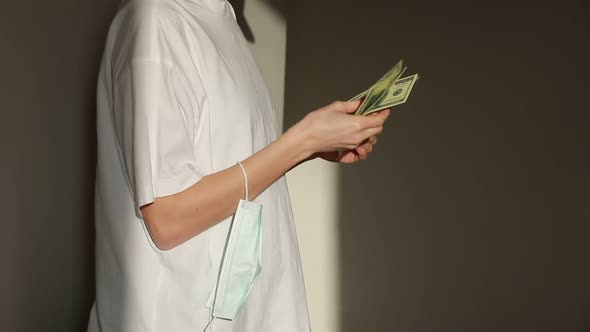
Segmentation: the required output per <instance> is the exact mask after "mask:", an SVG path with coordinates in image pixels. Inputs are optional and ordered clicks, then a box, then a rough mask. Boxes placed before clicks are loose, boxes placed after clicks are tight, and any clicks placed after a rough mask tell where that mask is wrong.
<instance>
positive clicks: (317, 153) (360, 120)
mask: <svg viewBox="0 0 590 332" xmlns="http://www.w3.org/2000/svg"><path fill="white" fill-rule="evenodd" d="M359 105H360V102H359V101H352V102H334V103H332V104H330V105H328V106H325V107H323V108H320V109H318V110H316V111H314V112H311V113H309V114H308V115H307V116H306V117H305V118H304V119H303V120H301V122H299V123H298V124H297V125H295V126H294V127H293V128H291V129H290V130H293V131H298V132H299V134H301V135H304V136H305V137H306V138H305V140H304V141H303V142H304V144H306V145H307V149H306V150H307V151H308V157H307V158H306V159H307V160H309V159H313V158H316V157H319V158H322V159H324V160H328V161H332V162H340V163H346V164H349V163H354V162H357V161H359V160H364V159H366V158H367V155H368V154H369V153H370V152H371V151H372V150H373V146H374V145H375V144H376V143H377V137H376V136H377V135H378V134H380V133H381V131H382V130H383V123H384V122H385V120H386V119H387V118H388V117H389V112H390V110H389V109H386V110H383V111H380V112H375V113H372V114H371V115H369V116H355V115H352V114H350V113H354V112H355V111H356V110H357V108H358V107H359Z"/></svg>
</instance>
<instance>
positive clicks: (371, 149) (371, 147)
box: [357, 143, 373, 153]
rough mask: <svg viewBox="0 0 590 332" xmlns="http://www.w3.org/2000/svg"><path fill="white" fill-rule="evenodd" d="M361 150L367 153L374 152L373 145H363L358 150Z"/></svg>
mask: <svg viewBox="0 0 590 332" xmlns="http://www.w3.org/2000/svg"><path fill="white" fill-rule="evenodd" d="M359 148H362V149H364V150H365V151H366V152H367V153H370V152H371V151H373V145H372V144H371V143H363V144H361V145H360V146H359V147H357V149H359Z"/></svg>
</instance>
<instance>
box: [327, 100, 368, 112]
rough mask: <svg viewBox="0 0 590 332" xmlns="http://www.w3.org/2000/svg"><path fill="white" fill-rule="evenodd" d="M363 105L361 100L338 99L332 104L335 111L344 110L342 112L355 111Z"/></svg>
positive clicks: (331, 106)
mask: <svg viewBox="0 0 590 332" xmlns="http://www.w3.org/2000/svg"><path fill="white" fill-rule="evenodd" d="M360 105H361V101H360V100H354V101H336V102H333V103H332V104H331V105H330V108H332V109H333V110H335V111H338V112H342V113H354V112H356V110H357V109H358V108H359V106H360Z"/></svg>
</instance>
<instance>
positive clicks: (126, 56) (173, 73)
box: [88, 0, 310, 332]
mask: <svg viewBox="0 0 590 332" xmlns="http://www.w3.org/2000/svg"><path fill="white" fill-rule="evenodd" d="M97 99H98V100H97V103H98V110H97V132H98V165H97V178H96V201H95V214H96V301H95V303H94V306H93V307H92V311H91V313H90V321H89V327H88V331H89V332H97V331H102V332H121V331H124V332H168V331H169V332H200V331H202V330H203V328H204V327H205V325H206V324H207V322H208V321H209V309H208V308H206V307H205V304H206V302H207V298H208V296H209V293H210V291H211V289H212V288H213V287H214V285H215V282H216V279H217V273H218V271H219V266H220V262H221V256H222V251H223V247H224V244H225V241H226V238H227V234H228V228H229V227H228V226H229V224H230V218H228V219H227V220H224V221H223V222H221V223H219V224H217V225H216V226H214V227H213V228H210V229H209V230H207V231H205V232H203V233H201V234H199V235H197V236H195V237H194V238H192V239H191V240H189V241H187V242H185V243H183V244H182V245H180V246H178V247H176V248H174V249H172V250H169V251H160V250H159V249H158V248H157V247H156V246H155V245H154V243H153V242H152V240H151V238H150V237H149V234H148V233H147V231H146V228H145V224H144V223H143V220H142V219H141V213H140V210H139V207H140V206H142V205H145V204H148V203H150V202H153V201H154V199H155V198H156V197H161V196H166V195H171V194H174V193H177V192H180V191H182V190H184V189H186V188H188V187H190V186H191V185H193V184H195V183H196V182H198V181H199V180H200V179H201V178H202V177H203V176H205V175H207V174H211V173H214V172H218V171H221V170H223V169H225V168H228V167H231V166H234V165H235V163H236V162H237V161H239V160H243V159H245V158H247V157H249V156H250V155H252V154H254V153H255V152H257V151H258V150H260V149H262V148H263V147H265V146H266V145H268V144H269V143H271V142H272V141H273V140H275V139H276V138H277V135H278V131H277V126H276V119H275V115H274V112H273V107H272V103H271V100H270V96H269V93H268V90H267V88H266V86H265V83H264V81H263V78H262V76H261V74H260V71H259V70H258V67H257V66H256V64H255V61H254V59H253V57H252V55H251V53H250V51H249V48H248V45H247V42H246V41H245V40H244V37H243V35H242V33H241V31H240V29H239V27H238V25H237V24H236V21H235V13H234V12H233V9H232V8H231V6H230V5H229V3H227V2H226V1H223V0H138V1H133V2H131V3H127V4H126V5H125V6H124V7H122V9H121V10H120V11H119V13H118V14H117V16H116V17H115V19H114V21H113V23H112V25H111V27H110V30H109V34H108V38H107V42H106V47H105V50H104V55H103V59H102V64H101V69H100V74H99V80H98V96H97ZM254 201H255V202H257V203H260V204H262V205H263V209H262V211H263V219H262V223H263V226H262V233H263V236H262V237H263V244H262V248H263V254H262V256H263V257H262V259H263V262H262V266H263V267H262V271H261V273H260V275H259V276H258V278H257V279H256V280H255V282H254V285H253V288H252V290H251V292H250V294H249V296H248V298H247V299H246V302H245V303H244V305H243V306H242V308H241V309H240V311H239V313H238V315H237V317H236V319H235V320H234V321H226V320H221V319H219V320H216V321H215V323H214V325H213V331H214V332H229V331H234V332H308V331H310V326H309V317H308V309H307V301H306V296H305V287H304V283H303V274H302V270H301V261H300V256H299V249H298V246H297V238H296V233H295V227H294V223H293V217H292V211H291V205H290V201H289V194H288V190H287V184H286V180H285V178H284V177H282V178H280V179H279V180H278V181H277V182H275V183H274V184H273V185H272V186H271V187H270V188H268V189H267V190H266V191H264V192H263V193H262V194H261V195H260V196H259V197H258V198H256V199H255V200H254ZM236 203H237V202H236Z"/></svg>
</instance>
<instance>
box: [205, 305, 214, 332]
mask: <svg viewBox="0 0 590 332" xmlns="http://www.w3.org/2000/svg"><path fill="white" fill-rule="evenodd" d="M209 316H210V317H211V318H210V319H209V323H207V326H205V329H204V330H203V332H207V329H209V332H211V328H213V322H214V321H215V318H217V317H214V316H213V310H212V309H209Z"/></svg>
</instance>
